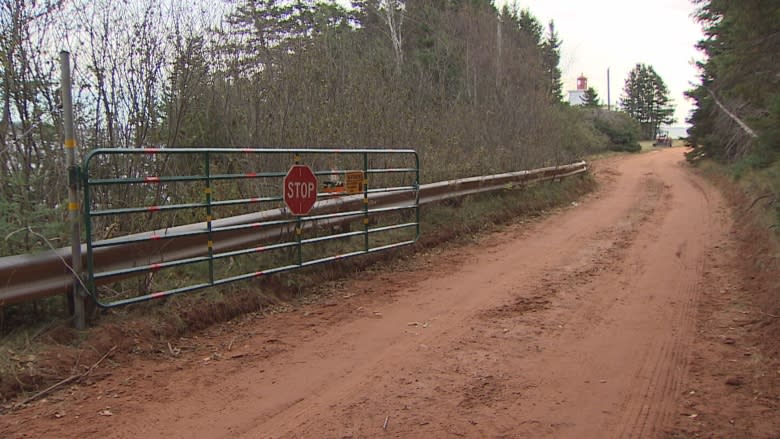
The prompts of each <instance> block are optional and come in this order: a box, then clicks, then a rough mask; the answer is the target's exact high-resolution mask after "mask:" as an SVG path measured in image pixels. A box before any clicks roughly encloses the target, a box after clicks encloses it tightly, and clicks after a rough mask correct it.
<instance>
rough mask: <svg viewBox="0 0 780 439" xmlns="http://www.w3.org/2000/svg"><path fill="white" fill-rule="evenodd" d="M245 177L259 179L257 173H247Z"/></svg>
mask: <svg viewBox="0 0 780 439" xmlns="http://www.w3.org/2000/svg"><path fill="white" fill-rule="evenodd" d="M244 175H246V176H247V177H257V173H256V172H247V173H246V174H244Z"/></svg>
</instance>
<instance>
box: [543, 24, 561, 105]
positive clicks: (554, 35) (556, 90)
mask: <svg viewBox="0 0 780 439" xmlns="http://www.w3.org/2000/svg"><path fill="white" fill-rule="evenodd" d="M561 44H562V42H561V40H560V39H559V37H558V32H557V31H556V30H555V22H554V21H553V20H550V23H549V25H548V28H547V35H546V36H545V40H544V42H543V43H542V51H543V56H544V70H545V73H546V74H547V77H548V78H549V79H550V84H549V86H550V98H551V99H552V101H553V102H560V101H562V100H563V84H562V83H561V69H560V68H559V67H558V64H559V63H560V61H561Z"/></svg>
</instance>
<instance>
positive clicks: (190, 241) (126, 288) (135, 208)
mask: <svg viewBox="0 0 780 439" xmlns="http://www.w3.org/2000/svg"><path fill="white" fill-rule="evenodd" d="M293 164H305V165H308V166H309V167H310V168H311V169H312V170H313V173H314V175H315V176H316V177H317V182H318V183H317V202H316V204H315V205H314V207H313V209H312V211H311V212H309V213H308V214H307V215H293V214H292V212H291V211H290V209H289V208H288V207H287V206H286V204H285V200H284V195H283V180H284V178H285V176H286V175H287V172H288V170H289V169H290V167H291V165H293ZM81 174H82V175H81V181H82V185H83V190H84V223H85V229H86V238H85V239H86V251H87V254H86V269H87V276H86V287H87V290H88V293H89V294H90V295H91V296H92V299H93V300H94V301H95V303H97V304H98V306H100V307H104V308H110V307H116V306H121V305H126V304H131V303H137V302H141V301H145V300H150V299H155V298H162V297H168V296H171V295H174V294H179V293H184V292H189V291H195V290H199V289H203V288H207V287H212V286H219V285H225V284H228V283H232V282H235V281H239V280H246V279H252V278H257V277H261V276H266V275H269V274H273V273H280V272H284V271H289V270H293V269H298V268H303V267H310V266H314V265H317V264H322V263H325V262H330V261H334V260H338V259H343V258H348V257H352V256H357V255H363V254H367V253H373V252H378V251H382V250H387V249H391V248H395V247H400V246H404V245H409V244H412V243H414V242H415V241H416V240H417V237H418V236H419V176H420V173H419V159H418V157H417V153H416V152H415V151H413V150H373V149H345V150H334V149H226V148H197V149H194V148H186V149H185V148H180V149H174V148H169V149H156V148H146V149H119V148H114V149H98V150H94V151H92V152H90V153H89V155H88V156H87V157H86V158H85V160H84V163H83V166H82V167H81ZM380 201H381V203H380ZM379 204H381V207H380V206H379ZM353 228H354V230H353ZM150 229H154V231H152V232H148V230H150ZM250 230H251V232H249V231H250ZM144 231H146V232H144ZM112 247H121V248H122V249H123V261H122V263H121V265H118V266H115V267H107V266H104V265H101V266H100V267H99V268H98V266H96V263H95V259H96V252H100V251H101V250H105V249H109V248H112ZM131 278H132V279H131ZM139 279H140V280H139ZM98 284H100V285H101V286H100V287H97V285H98Z"/></svg>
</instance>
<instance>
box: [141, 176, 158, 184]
mask: <svg viewBox="0 0 780 439" xmlns="http://www.w3.org/2000/svg"><path fill="white" fill-rule="evenodd" d="M144 181H145V182H147V183H159V182H160V177H145V178H144Z"/></svg>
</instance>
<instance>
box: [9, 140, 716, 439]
mask: <svg viewBox="0 0 780 439" xmlns="http://www.w3.org/2000/svg"><path fill="white" fill-rule="evenodd" d="M682 153H683V150H681V149H665V150H662V151H654V152H651V153H647V154H642V155H637V156H632V157H626V158H620V159H615V160H611V161H607V162H605V163H602V164H600V165H598V168H597V177H598V178H599V180H600V182H601V189H599V191H598V192H597V193H596V194H594V195H592V196H590V197H588V198H587V199H585V200H583V201H582V202H581V203H579V204H578V205H572V206H570V207H568V208H566V209H562V211H561V212H558V213H556V214H554V215H552V216H550V217H548V218H546V219H544V220H541V221H538V222H535V223H533V224H516V225H513V226H509V227H508V228H506V229H505V230H503V231H502V232H500V233H497V234H492V235H490V236H487V237H484V238H481V239H480V240H479V242H477V243H475V244H473V245H466V246H458V247H457V248H451V249H445V250H433V251H431V252H429V253H427V254H422V255H418V256H416V257H415V258H414V260H415V264H411V265H410V267H409V268H408V269H405V270H402V271H396V272H392V273H391V272H371V273H365V275H364V277H363V278H362V279H358V280H353V281H349V282H346V283H344V284H343V285H339V286H338V287H337V288H336V290H335V291H334V292H333V295H332V296H330V297H329V298H328V299H326V300H325V301H324V302H323V303H318V304H313V305H307V306H303V307H301V308H300V309H297V310H296V311H295V312H291V313H284V314H277V315H271V316H254V317H253V316H249V317H247V318H245V319H241V320H239V321H236V322H233V323H231V324H228V325H224V326H221V327H220V328H217V329H214V330H212V331H210V332H208V333H206V334H203V335H201V336H199V337H198V338H197V339H182V340H178V341H176V343H173V345H172V346H171V353H177V352H178V351H179V350H183V351H184V352H183V353H181V354H179V355H177V356H175V357H174V356H173V355H171V354H169V353H161V354H160V355H159V356H158V358H156V359H154V358H153V359H150V358H148V357H144V356H139V357H138V358H137V359H136V360H135V362H134V363H133V364H118V365H115V367H114V368H113V369H112V370H111V375H110V376H108V377H106V378H104V379H102V380H99V381H97V382H95V383H93V384H92V385H87V386H75V387H72V388H70V389H69V390H67V391H65V392H60V393H59V394H56V395H54V396H52V397H49V398H48V399H47V401H46V402H42V403H40V404H37V405H35V406H33V407H30V408H28V409H23V410H20V411H17V412H15V413H12V414H10V415H7V416H5V417H4V419H2V418H0V431H3V429H5V431H6V434H4V435H2V436H3V437H77V436H78V437H114V438H171V437H186V438H219V437H237V438H266V437H267V438H279V437H303V438H358V437H366V438H373V437H405V438H418V437H427V438H440V437H441V438H445V437H446V438H448V437H469V438H489V437H500V438H540V437H561V438H610V437H620V438H639V437H647V438H652V437H659V436H662V435H663V432H664V431H666V430H665V429H667V428H668V427H669V426H670V425H671V423H672V422H673V421H674V418H675V417H679V413H678V412H677V404H678V400H679V398H680V394H681V393H683V391H684V390H685V389H684V388H683V384H684V383H685V381H686V377H687V374H688V366H687V365H688V364H689V356H690V354H689V351H690V348H691V343H692V340H693V338H694V336H695V314H696V307H697V301H698V300H699V298H700V294H701V293H702V291H701V290H702V288H701V279H702V276H703V272H704V270H705V269H706V268H707V264H708V262H707V261H708V259H707V258H706V257H705V255H706V254H707V252H709V251H711V250H712V249H713V248H714V246H716V245H718V244H719V243H720V242H721V241H722V240H723V239H724V237H725V235H726V233H727V230H728V226H729V219H728V218H729V217H728V212H727V209H726V207H725V205H724V202H723V200H722V198H721V197H720V196H719V194H718V193H717V192H716V191H715V190H714V189H713V188H712V187H711V186H709V185H708V184H706V183H705V182H704V181H702V180H701V179H699V178H698V177H696V176H694V175H693V174H692V173H691V172H690V171H689V170H688V169H686V167H685V166H684V165H683V164H682V163H681V162H682V160H683V156H682ZM192 346H195V347H192Z"/></svg>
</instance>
